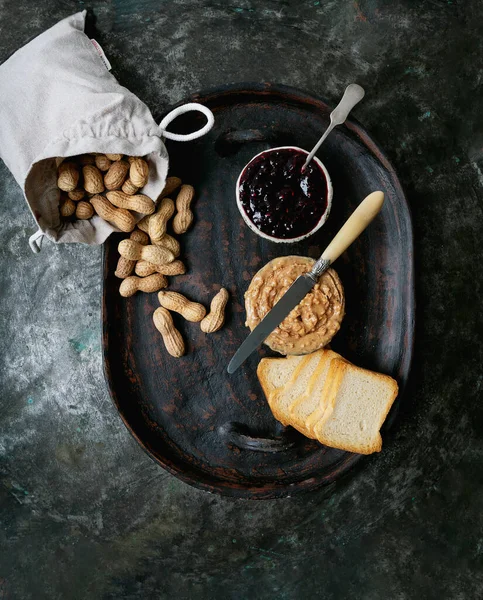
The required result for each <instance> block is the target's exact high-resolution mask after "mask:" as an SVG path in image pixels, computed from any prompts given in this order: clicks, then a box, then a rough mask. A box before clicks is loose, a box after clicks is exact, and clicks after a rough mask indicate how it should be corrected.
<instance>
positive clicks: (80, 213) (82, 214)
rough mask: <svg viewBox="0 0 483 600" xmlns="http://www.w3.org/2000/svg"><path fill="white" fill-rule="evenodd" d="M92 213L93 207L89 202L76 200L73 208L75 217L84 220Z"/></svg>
mask: <svg viewBox="0 0 483 600" xmlns="http://www.w3.org/2000/svg"><path fill="white" fill-rule="evenodd" d="M93 215H94V207H93V206H92V204H91V203H90V202H84V200H81V201H80V202H78V204H77V206H76V209H75V216H76V218H77V219H80V220H81V221H82V220H85V219H90V218H91V217H92V216H93Z"/></svg>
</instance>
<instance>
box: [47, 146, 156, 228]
mask: <svg viewBox="0 0 483 600" xmlns="http://www.w3.org/2000/svg"><path fill="white" fill-rule="evenodd" d="M148 177H149V165H148V163H147V162H146V161H145V160H144V159H143V158H141V157H139V156H126V157H124V156H123V155H122V154H81V155H80V156H76V157H73V158H68V159H65V160H63V161H62V162H61V164H60V165H59V167H58V172H57V187H58V188H59V189H60V190H61V192H62V193H61V198H60V206H59V212H60V216H61V217H62V219H63V220H69V221H72V220H76V219H90V218H91V217H92V216H93V215H94V213H97V214H98V215H99V216H100V217H101V218H102V219H104V220H105V221H107V222H109V223H111V224H112V225H115V226H116V227H117V228H118V229H120V230H121V231H125V232H129V231H132V230H133V229H134V227H135V225H136V218H135V216H134V215H133V214H132V212H131V211H134V212H136V213H141V214H143V215H150V214H152V213H153V212H154V202H153V201H152V199H151V198H149V197H148V196H146V195H144V194H142V193H140V192H139V190H141V188H143V187H144V186H145V185H146V183H147V182H148ZM103 193H105V195H103Z"/></svg>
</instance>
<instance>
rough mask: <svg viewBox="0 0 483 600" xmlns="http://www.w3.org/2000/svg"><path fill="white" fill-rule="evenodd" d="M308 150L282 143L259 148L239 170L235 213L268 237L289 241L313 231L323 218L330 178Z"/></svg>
mask: <svg viewBox="0 0 483 600" xmlns="http://www.w3.org/2000/svg"><path fill="white" fill-rule="evenodd" d="M307 155H308V152H306V151H305V150H302V149H301V148H297V147H295V146H284V147H280V148H273V149H271V150H265V151H264V152H260V154H257V155H256V156H255V157H253V158H252V160H251V161H250V162H249V163H248V164H247V165H246V167H245V168H244V169H243V170H242V172H241V174H240V177H239V178H238V181H237V187H236V196H237V204H238V208H239V210H240V213H241V215H242V217H243V219H244V220H245V222H246V223H247V225H248V226H249V227H250V229H252V230H253V231H254V232H255V233H257V234H258V235H260V236H261V237H264V238H266V239H269V240H271V241H273V242H285V243H293V242H299V241H300V240H303V239H304V238H306V237H308V236H309V235H312V234H313V233H315V232H316V231H317V230H318V229H320V227H322V225H323V224H324V223H325V221H326V220H327V217H328V216H329V212H330V208H331V204H332V184H331V181H330V177H329V174H328V172H327V169H326V168H325V166H324V165H323V164H322V162H321V161H320V160H319V159H318V158H317V157H314V158H313V159H312V161H311V162H310V163H309V164H308V165H307V167H306V169H305V170H303V171H302V167H303V165H304V162H305V160H306V158H307Z"/></svg>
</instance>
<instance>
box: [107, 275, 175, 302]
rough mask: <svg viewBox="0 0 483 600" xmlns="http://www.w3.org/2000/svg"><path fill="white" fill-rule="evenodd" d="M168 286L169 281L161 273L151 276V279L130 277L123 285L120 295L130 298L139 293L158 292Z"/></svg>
mask: <svg viewBox="0 0 483 600" xmlns="http://www.w3.org/2000/svg"><path fill="white" fill-rule="evenodd" d="M167 285H168V280H167V279H166V277H165V276H164V275H160V274H159V273H155V274H154V275H149V277H135V276H134V275H131V276H130V277H126V279H124V281H123V282H122V283H121V287H120V288H119V293H120V294H121V296H124V297H125V298H128V297H129V296H133V295H134V294H135V293H136V292H137V291H140V292H157V291H158V290H160V289H161V288H164V287H166V286H167Z"/></svg>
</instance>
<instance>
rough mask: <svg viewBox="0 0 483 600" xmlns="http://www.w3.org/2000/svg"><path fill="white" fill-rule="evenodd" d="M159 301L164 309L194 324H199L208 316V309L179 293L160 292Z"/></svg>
mask: <svg viewBox="0 0 483 600" xmlns="http://www.w3.org/2000/svg"><path fill="white" fill-rule="evenodd" d="M158 300H159V303H160V304H161V306H162V307H163V308H167V309H168V310H173V311H174V312H177V313H179V314H180V315H181V316H182V317H184V318H185V319H186V320H187V321H191V322H193V323H198V322H199V321H201V319H202V318H203V317H204V316H205V315H206V308H205V307H204V306H203V305H202V304H199V303H198V302H191V301H190V300H188V298H186V296H183V294H179V293H178V292H159V294H158Z"/></svg>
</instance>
